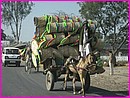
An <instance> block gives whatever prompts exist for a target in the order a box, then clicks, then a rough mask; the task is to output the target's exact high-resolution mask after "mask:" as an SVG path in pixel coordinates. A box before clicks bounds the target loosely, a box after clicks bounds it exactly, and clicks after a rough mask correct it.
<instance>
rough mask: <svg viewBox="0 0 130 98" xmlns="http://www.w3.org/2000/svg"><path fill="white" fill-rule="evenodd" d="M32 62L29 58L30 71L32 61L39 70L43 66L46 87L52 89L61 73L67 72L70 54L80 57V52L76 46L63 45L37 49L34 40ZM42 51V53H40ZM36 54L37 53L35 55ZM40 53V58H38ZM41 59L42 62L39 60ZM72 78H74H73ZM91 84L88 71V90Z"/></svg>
mask: <svg viewBox="0 0 130 98" xmlns="http://www.w3.org/2000/svg"><path fill="white" fill-rule="evenodd" d="M32 48H33V50H32V62H30V61H31V60H29V62H28V64H27V66H28V71H30V70H31V69H30V64H31V63H32V64H33V65H34V67H35V68H36V69H37V71H39V68H41V70H42V72H43V74H44V75H46V88H47V90H49V91H51V90H53V88H54V84H55V82H57V81H58V78H59V77H60V76H61V75H64V74H66V69H65V67H64V63H65V61H66V59H67V58H68V57H69V56H72V57H78V56H79V53H78V51H77V50H76V48H74V47H71V46H62V47H59V48H58V49H56V48H53V47H49V48H47V49H42V50H40V52H38V51H37V48H38V47H37V42H36V41H35V40H33V41H32ZM34 52H35V53H34ZM39 53H40V54H39ZM34 54H35V55H34ZM36 54H37V55H39V57H40V58H38V56H36ZM38 59H40V62H39V61H38ZM71 80H72V79H71ZM89 86H90V74H89V73H87V76H86V90H88V89H89Z"/></svg>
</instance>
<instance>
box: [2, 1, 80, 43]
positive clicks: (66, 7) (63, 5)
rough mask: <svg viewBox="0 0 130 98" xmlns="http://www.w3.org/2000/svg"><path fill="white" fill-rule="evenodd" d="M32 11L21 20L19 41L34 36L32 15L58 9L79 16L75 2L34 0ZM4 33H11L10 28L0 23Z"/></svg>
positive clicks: (40, 14) (49, 13)
mask: <svg viewBox="0 0 130 98" xmlns="http://www.w3.org/2000/svg"><path fill="white" fill-rule="evenodd" d="M34 3H35V5H34V6H33V9H32V12H31V13H30V14H29V15H28V16H27V17H26V18H25V19H24V20H23V24H22V32H21V36H20V41H23V42H25V41H31V40H32V37H33V36H34V32H35V26H34V22H33V19H34V17H40V16H43V15H44V14H45V15H52V14H53V13H58V11H60V10H61V11H63V12H65V13H66V14H68V15H70V14H71V13H74V15H75V16H80V14H79V9H80V7H79V5H78V4H77V2H74V1H73V2H70V1H69V2H65V1H64V2H52V1H50V2H49V1H48V2H47V1H46V2H43V1H41V2H40V1H35V2H34ZM2 28H3V29H4V33H6V34H7V35H12V34H11V30H10V28H7V27H5V26H3V25H2Z"/></svg>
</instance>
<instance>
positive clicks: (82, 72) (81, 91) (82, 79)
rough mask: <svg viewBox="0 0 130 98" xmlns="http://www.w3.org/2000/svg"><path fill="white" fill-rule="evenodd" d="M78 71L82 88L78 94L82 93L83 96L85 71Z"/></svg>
mask: <svg viewBox="0 0 130 98" xmlns="http://www.w3.org/2000/svg"><path fill="white" fill-rule="evenodd" d="M78 73H79V77H80V82H81V86H82V89H81V90H80V91H79V92H78V93H79V94H81V93H82V94H83V96H85V78H86V72H84V71H80V72H78Z"/></svg>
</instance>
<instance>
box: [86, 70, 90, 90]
mask: <svg viewBox="0 0 130 98" xmlns="http://www.w3.org/2000/svg"><path fill="white" fill-rule="evenodd" d="M85 83H86V84H85V91H88V89H89V87H90V74H89V73H87V75H86V80H85Z"/></svg>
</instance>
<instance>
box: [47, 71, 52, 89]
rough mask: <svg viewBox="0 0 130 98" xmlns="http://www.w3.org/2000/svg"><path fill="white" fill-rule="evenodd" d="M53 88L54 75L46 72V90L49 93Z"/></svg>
mask: <svg viewBox="0 0 130 98" xmlns="http://www.w3.org/2000/svg"><path fill="white" fill-rule="evenodd" d="M53 87H54V75H53V73H52V72H50V71H48V72H47V74H46V88H47V90H48V91H51V90H52V89H53Z"/></svg>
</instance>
